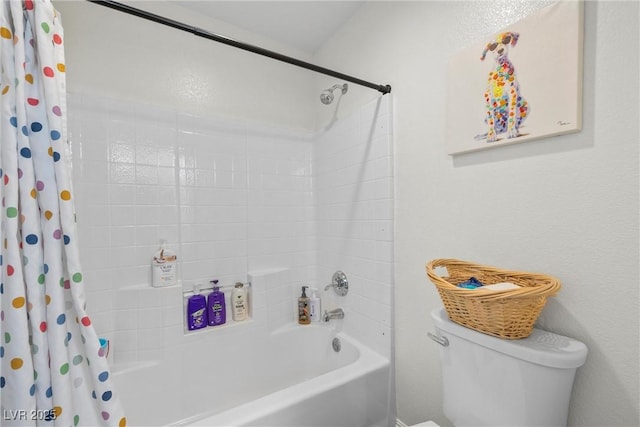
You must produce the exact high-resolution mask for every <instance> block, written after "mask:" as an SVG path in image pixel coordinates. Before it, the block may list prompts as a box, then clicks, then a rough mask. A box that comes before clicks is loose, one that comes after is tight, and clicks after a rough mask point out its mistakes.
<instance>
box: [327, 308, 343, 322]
mask: <svg viewBox="0 0 640 427" xmlns="http://www.w3.org/2000/svg"><path fill="white" fill-rule="evenodd" d="M331 319H344V311H343V310H342V309H341V308H336V309H333V310H330V311H327V310H325V311H324V314H323V315H322V321H323V322H328V321H329V320H331Z"/></svg>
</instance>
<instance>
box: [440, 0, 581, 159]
mask: <svg viewBox="0 0 640 427" xmlns="http://www.w3.org/2000/svg"><path fill="white" fill-rule="evenodd" d="M582 42H583V4H582V1H560V2H558V3H554V4H551V5H549V6H547V7H545V8H542V9H540V10H538V11H537V12H535V13H534V14H532V15H531V16H529V17H527V18H525V19H523V20H521V21H518V22H516V23H515V24H513V25H510V26H508V27H506V28H504V29H503V30H502V31H500V32H498V33H496V34H493V35H489V36H487V37H485V38H484V39H482V40H480V41H479V42H478V43H477V44H475V45H473V46H470V47H468V48H466V49H464V50H463V51H461V52H458V53H456V54H455V55H454V56H453V57H452V58H451V60H450V61H449V68H448V73H447V77H448V81H447V101H448V102H447V151H448V153H449V154H457V153H463V152H468V151H475V150H481V149H485V148H490V147H496V146H499V145H505V144H514V143H518V142H525V141H531V140H534V139H539V138H545V137H550V136H555V135H561V134H565V133H569V132H577V131H579V130H580V129H581V128H582Z"/></svg>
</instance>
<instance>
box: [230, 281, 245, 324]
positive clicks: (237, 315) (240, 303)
mask: <svg viewBox="0 0 640 427" xmlns="http://www.w3.org/2000/svg"><path fill="white" fill-rule="evenodd" d="M248 312H249V307H248V303H247V292H246V291H245V289H244V284H243V283H241V282H237V283H236V284H235V287H234V288H233V291H232V292H231V317H232V318H233V320H234V321H236V322H240V321H242V320H246V319H247V314H248Z"/></svg>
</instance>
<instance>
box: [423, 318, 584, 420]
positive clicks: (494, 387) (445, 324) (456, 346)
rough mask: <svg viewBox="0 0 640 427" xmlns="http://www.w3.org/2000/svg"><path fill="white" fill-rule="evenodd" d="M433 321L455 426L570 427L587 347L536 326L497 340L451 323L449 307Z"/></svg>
mask: <svg viewBox="0 0 640 427" xmlns="http://www.w3.org/2000/svg"><path fill="white" fill-rule="evenodd" d="M431 317H432V319H433V322H434V325H435V328H436V334H435V335H434V334H429V335H430V337H431V338H432V339H433V340H434V341H436V342H437V343H438V344H440V365H441V368H442V384H443V387H442V401H443V406H444V407H443V409H444V414H445V415H446V417H447V418H448V419H449V421H451V423H453V425H454V426H456V427H462V426H566V425H567V415H568V412H569V399H570V398H571V389H572V387H573V380H574V377H575V373H576V369H578V368H579V367H580V366H582V365H583V364H584V362H585V360H586V358H587V346H586V345H584V344H583V343H581V342H580V341H577V340H574V339H571V338H567V337H564V336H562V335H557V334H554V333H551V332H546V331H542V330H540V329H536V328H534V329H533V332H532V333H531V335H530V336H528V337H527V338H523V339H519V340H505V339H501V338H496V337H493V336H490V335H487V334H483V333H481V332H477V331H474V330H472V329H469V328H467V327H464V326H461V325H459V324H457V323H455V322H453V321H451V320H450V319H449V317H448V316H447V313H446V311H445V310H444V308H442V309H438V310H434V311H433V312H431ZM419 425H421V426H422V425H425V426H427V425H430V426H435V425H436V424H434V423H433V422H430V424H427V423H423V424H419Z"/></svg>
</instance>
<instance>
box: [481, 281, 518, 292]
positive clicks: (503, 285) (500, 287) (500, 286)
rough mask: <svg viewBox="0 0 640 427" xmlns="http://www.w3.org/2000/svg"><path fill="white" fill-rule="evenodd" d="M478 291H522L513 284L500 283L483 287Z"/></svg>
mask: <svg viewBox="0 0 640 427" xmlns="http://www.w3.org/2000/svg"><path fill="white" fill-rule="evenodd" d="M478 289H488V290H491V291H508V290H511V289H520V286H518V285H516V284H515V283H511V282H500V283H494V284H493V285H484V286H483V287H481V288H478Z"/></svg>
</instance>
